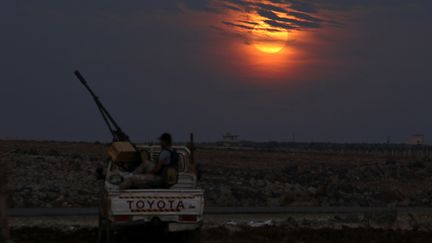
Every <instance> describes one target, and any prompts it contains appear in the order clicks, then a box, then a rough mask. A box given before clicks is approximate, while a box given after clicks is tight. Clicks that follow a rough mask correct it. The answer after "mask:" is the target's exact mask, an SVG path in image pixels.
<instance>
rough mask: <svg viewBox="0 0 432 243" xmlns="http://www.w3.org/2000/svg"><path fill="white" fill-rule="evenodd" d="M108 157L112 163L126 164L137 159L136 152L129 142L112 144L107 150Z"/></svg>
mask: <svg viewBox="0 0 432 243" xmlns="http://www.w3.org/2000/svg"><path fill="white" fill-rule="evenodd" d="M108 156H109V157H110V158H111V160H112V161H113V162H128V161H134V160H137V159H139V158H138V153H137V151H136V150H135V148H134V147H133V146H132V144H131V143H129V142H113V143H112V144H111V146H110V147H109V148H108Z"/></svg>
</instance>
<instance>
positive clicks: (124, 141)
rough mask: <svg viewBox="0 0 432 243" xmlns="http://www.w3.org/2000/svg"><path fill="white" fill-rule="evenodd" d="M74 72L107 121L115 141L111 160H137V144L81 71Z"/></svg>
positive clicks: (111, 151)
mask: <svg viewBox="0 0 432 243" xmlns="http://www.w3.org/2000/svg"><path fill="white" fill-rule="evenodd" d="M74 74H75V76H76V77H77V78H78V79H79V81H80V82H81V83H82V84H83V85H84V87H85V88H86V89H87V91H88V92H89V93H90V95H91V96H92V97H93V100H94V101H95V103H96V106H97V108H98V110H99V112H100V113H101V115H102V118H103V120H104V121H105V124H106V125H107V127H108V129H109V131H110V132H111V135H112V137H113V142H112V144H111V147H110V148H109V149H108V155H109V156H110V158H111V160H112V161H114V162H128V161H136V160H137V157H138V153H137V150H136V146H135V145H134V144H133V143H132V142H131V140H130V139H129V136H128V135H127V134H126V133H125V132H124V131H123V129H121V127H120V126H119V125H118V123H117V122H116V121H115V120H114V118H113V117H112V116H111V114H110V113H109V112H108V111H107V109H106V108H105V106H104V105H103V104H102V102H101V101H100V99H99V97H98V96H97V95H96V94H95V93H94V92H93V90H92V89H91V88H90V86H89V85H88V83H87V81H86V80H85V78H84V77H83V76H82V75H81V73H80V72H79V71H78V70H75V72H74Z"/></svg>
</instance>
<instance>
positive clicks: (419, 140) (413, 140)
mask: <svg viewBox="0 0 432 243" xmlns="http://www.w3.org/2000/svg"><path fill="white" fill-rule="evenodd" d="M408 144H411V145H423V144H425V136H424V135H423V134H414V135H411V136H410V137H409V139H408Z"/></svg>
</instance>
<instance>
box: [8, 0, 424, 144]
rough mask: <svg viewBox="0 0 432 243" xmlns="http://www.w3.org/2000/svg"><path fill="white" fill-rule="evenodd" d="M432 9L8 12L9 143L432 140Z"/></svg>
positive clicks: (213, 4)
mask: <svg viewBox="0 0 432 243" xmlns="http://www.w3.org/2000/svg"><path fill="white" fill-rule="evenodd" d="M431 10H432V2H431V1H429V0H411V1H402V0H381V1H379V0H363V1H360V0H343V1H342V0H327V1H325V0H262V1H258V0H177V1H170V0H165V1H157V0H148V1H137V0H131V1H114V0H106V1H84V0H74V1H54V0H50V1H49V0H39V1H9V0H6V1H1V2H0V29H1V30H2V33H1V36H0V37H1V38H0V53H1V58H0V70H1V78H0V80H1V88H0V109H1V111H2V113H1V114H2V115H1V122H0V138H3V139H43V140H71V141H96V140H98V141H109V140H110V133H109V132H108V130H107V128H106V127H105V124H104V123H103V120H102V118H101V117H100V115H99V113H98V111H97V108H96V106H95V104H94V103H93V101H92V100H91V97H90V96H89V94H88V93H87V92H86V90H85V89H84V87H83V86H82V85H81V84H80V83H79V81H78V80H77V79H76V78H75V76H74V75H73V71H74V70H75V69H79V70H80V71H81V73H82V74H83V76H84V77H85V78H86V79H87V80H88V81H89V84H90V86H91V87H92V88H93V89H94V91H95V92H96V93H97V94H98V96H99V97H100V99H101V100H102V102H103V103H104V104H105V106H106V108H107V109H108V110H109V111H110V112H111V113H112V115H113V117H114V118H115V119H116V120H117V121H118V123H119V124H120V125H121V126H122V128H123V129H124V130H125V131H126V132H127V133H128V134H129V135H130V137H131V138H132V139H133V140H134V141H151V140H156V138H157V136H158V135H159V134H160V133H162V132H170V133H172V134H173V136H174V139H175V140H176V141H184V140H187V138H188V134H189V133H190V132H194V133H195V136H196V138H197V139H198V141H217V140H220V139H221V137H222V135H223V134H224V133H226V132H231V133H234V134H238V135H240V138H241V139H244V140H255V141H270V140H276V141H291V140H293V137H295V139H296V141H303V142H370V143H375V142H385V141H386V140H387V138H388V137H389V136H390V137H391V142H395V143H396V142H398V143H399V142H405V141H406V140H407V138H408V137H409V136H410V135H412V134H424V135H425V136H426V142H428V141H432V115H431V114H432V113H431V112H430V111H429V104H430V103H431V102H432V96H431V95H430V90H432V78H431V70H432V62H431V58H432V47H431V46H430V45H431V44H430V43H432V15H431V14H430V12H431ZM429 138H430V139H429Z"/></svg>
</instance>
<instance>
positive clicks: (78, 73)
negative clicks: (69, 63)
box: [74, 70, 87, 85]
mask: <svg viewBox="0 0 432 243" xmlns="http://www.w3.org/2000/svg"><path fill="white" fill-rule="evenodd" d="M74 74H75V76H76V77H77V78H78V79H79V81H81V83H82V84H84V85H86V84H87V81H86V80H85V79H84V77H83V76H82V75H81V73H80V72H79V71H78V70H75V72H74Z"/></svg>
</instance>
